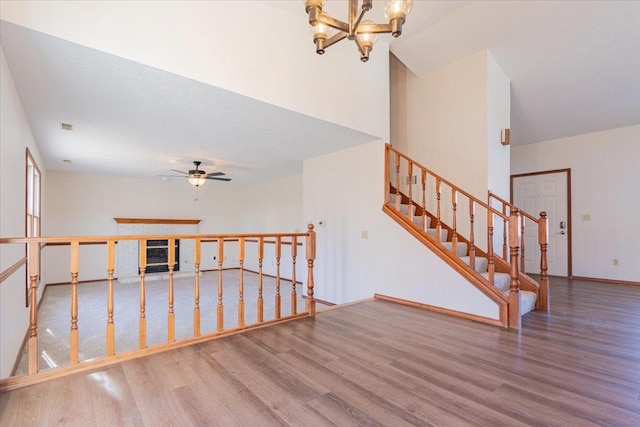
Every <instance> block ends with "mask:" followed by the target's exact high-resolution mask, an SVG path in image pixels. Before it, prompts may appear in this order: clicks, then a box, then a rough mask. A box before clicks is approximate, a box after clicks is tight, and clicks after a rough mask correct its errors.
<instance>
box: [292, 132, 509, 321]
mask: <svg viewBox="0 0 640 427" xmlns="http://www.w3.org/2000/svg"><path fill="white" fill-rule="evenodd" d="M303 179H304V182H303V186H304V192H303V206H304V218H307V219H311V220H312V221H313V223H314V224H315V225H316V231H317V233H318V235H317V239H318V243H317V257H316V263H315V270H314V271H315V279H316V280H315V284H316V296H317V297H318V298H319V299H323V300H327V301H331V302H335V303H344V302H348V301H353V300H358V299H362V298H369V297H372V296H373V294H374V293H381V294H386V295H391V296H395V297H399V298H404V299H409V300H413V301H418V302H422V303H426V304H431V305H435V306H439V307H445V308H449V309H453V310H459V311H464V312H468V313H473V314H476V315H480V316H486V317H490V318H494V319H497V318H498V310H497V306H496V305H495V304H494V303H493V302H492V301H490V300H489V299H488V298H486V297H485V296H484V295H483V294H482V293H481V292H480V291H478V290H477V289H476V288H475V287H473V286H472V285H471V284H469V283H468V282H467V281H465V280H464V279H462V278H461V277H460V276H459V275H458V274H457V273H456V272H455V271H454V270H452V269H451V268H450V267H449V266H448V265H447V264H445V263H444V262H443V261H442V260H441V259H440V258H438V257H437V256H436V255H435V254H434V253H433V252H431V251H430V250H429V249H428V248H426V247H424V246H423V245H422V244H421V243H419V242H418V241H417V240H416V239H414V238H413V237H412V236H411V235H409V233H407V232H406V231H405V230H404V229H402V228H401V227H400V226H399V225H397V224H396V223H395V222H394V221H393V220H392V219H391V218H390V217H388V216H387V215H386V214H384V213H383V212H382V210H381V208H382V203H383V197H384V191H383V185H384V143H383V142H382V141H378V142H373V143H369V144H364V145H360V146H358V147H355V148H352V149H348V150H343V151H340V152H336V153H333V154H329V155H326V156H321V157H316V158H313V159H309V160H306V161H305V162H304V174H303ZM319 221H324V222H325V223H326V226H324V227H318V222H319ZM362 231H366V232H367V233H368V238H367V239H363V238H361V236H362Z"/></svg>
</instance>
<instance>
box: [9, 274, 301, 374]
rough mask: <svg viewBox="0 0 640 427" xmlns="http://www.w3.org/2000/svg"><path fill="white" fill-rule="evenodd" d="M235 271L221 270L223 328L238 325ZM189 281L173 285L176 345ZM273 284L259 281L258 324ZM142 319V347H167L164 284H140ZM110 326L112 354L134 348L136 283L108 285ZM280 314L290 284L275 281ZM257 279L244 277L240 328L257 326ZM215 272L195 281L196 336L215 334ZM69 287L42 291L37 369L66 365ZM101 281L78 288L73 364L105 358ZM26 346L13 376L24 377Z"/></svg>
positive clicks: (188, 311)
mask: <svg viewBox="0 0 640 427" xmlns="http://www.w3.org/2000/svg"><path fill="white" fill-rule="evenodd" d="M239 278H240V271H239V270H224V271H223V305H224V327H225V329H231V328H234V327H236V326H237V325H238V310H237V309H238V283H239ZM194 282H195V277H186V278H180V279H175V280H174V313H175V337H176V341H178V340H181V339H185V338H190V337H192V336H193V308H194ZM275 282H276V281H275V279H274V278H271V277H266V276H263V293H262V294H263V300H264V320H269V319H274V318H275V295H276V286H275ZM145 291H146V310H145V315H146V318H147V347H153V346H156V345H159V344H164V343H166V342H167V330H168V327H167V325H168V294H169V289H168V280H153V281H146V282H145ZM296 291H297V312H298V313H299V312H303V311H305V304H306V299H303V298H302V296H303V294H304V295H305V296H306V293H307V288H306V286H303V285H300V284H298V285H297V286H296ZM113 293H114V322H115V331H116V354H119V353H124V352H128V351H132V350H137V349H138V319H139V316H140V285H139V283H125V284H123V283H120V282H118V281H117V280H116V281H114V291H113ZM280 295H281V315H282V316H287V315H289V314H291V282H289V281H285V280H281V281H280ZM257 301H258V275H257V274H255V273H249V272H246V271H245V272H244V303H245V317H244V319H245V325H250V324H253V323H256V322H257V311H258V310H257V307H258V303H257ZM217 304H218V272H217V271H212V272H206V273H203V274H202V275H201V276H200V313H201V315H200V316H201V321H200V324H201V326H200V331H201V334H203V335H204V334H207V333H210V332H215V331H216V330H217V325H216V321H217ZM70 313H71V285H56V286H48V287H47V289H46V291H45V294H44V297H43V298H42V301H41V303H40V308H39V310H38V353H39V357H38V369H39V370H43V369H47V368H52V367H56V366H58V367H59V366H64V365H67V364H69V336H70V330H71V314H70ZM106 330H107V282H106V281H101V282H91V283H82V284H79V285H78V331H79V360H80V361H86V360H90V359H94V358H97V357H104V356H106V348H107V346H106ZM27 367H28V355H27V346H25V347H24V348H23V352H22V355H21V358H20V361H19V364H18V367H17V369H16V374H23V373H26V372H27Z"/></svg>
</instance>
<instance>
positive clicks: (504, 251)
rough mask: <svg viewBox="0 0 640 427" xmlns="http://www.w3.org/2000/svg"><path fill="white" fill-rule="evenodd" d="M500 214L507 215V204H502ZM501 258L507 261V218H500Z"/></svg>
mask: <svg viewBox="0 0 640 427" xmlns="http://www.w3.org/2000/svg"><path fill="white" fill-rule="evenodd" d="M502 214H503V215H504V216H507V205H505V204H504V203H503V204H502ZM502 259H503V260H505V261H509V259H508V252H507V220H506V219H504V218H502Z"/></svg>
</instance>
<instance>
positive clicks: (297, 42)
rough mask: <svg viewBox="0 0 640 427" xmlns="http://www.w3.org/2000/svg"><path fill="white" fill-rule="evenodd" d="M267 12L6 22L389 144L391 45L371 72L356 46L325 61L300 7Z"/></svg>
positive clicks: (206, 10) (239, 4)
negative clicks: (338, 126)
mask: <svg viewBox="0 0 640 427" xmlns="http://www.w3.org/2000/svg"><path fill="white" fill-rule="evenodd" d="M266 3H267V2H258V1H237V0H234V1H204V2H202V1H200V2H184V1H141V2H133V1H129V2H119V1H118V2H107V1H82V2H77V1H47V2H42V1H4V0H3V2H2V9H1V11H0V13H1V15H0V17H1V18H2V19H3V20H7V21H9V22H13V23H15V24H18V25H22V26H25V27H28V28H31V29H34V30H37V31H41V32H44V33H47V34H51V35H54V36H57V37H60V38H63V39H66V40H69V41H72V42H75V43H78V44H81V45H84V46H88V47H91V48H94V49H98V50H101V51H104V52H108V53H111V54H114V55H117V56H121V57H123V58H126V59H130V60H133V61H136V62H140V63H142V64H146V65H150V66H152V67H156V68H159V69H162V70H166V71H169V72H172V73H175V74H179V75H182V76H185V77H189V78H192V79H194V80H198V81H201V82H204V83H208V84H211V85H213V86H217V87H220V88H223V89H226V90H229V91H233V92H236V93H240V94H243V95H246V96H249V97H251V98H254V99H258V100H261V101H264V102H267V103H270V104H274V105H277V106H280V107H283V108H287V109H290V110H293V111H297V112H300V113H303V114H307V115H309V116H312V117H316V118H320V119H323V120H326V121H329V122H332V123H336V124H339V125H342V126H345V127H348V128H352V129H356V130H359V131H362V132H365V133H368V134H371V135H374V136H376V137H378V138H384V139H388V138H389V86H388V82H389V74H388V73H389V67H388V61H389V59H388V44H387V43H385V42H380V43H378V44H377V45H376V47H375V50H374V51H373V53H372V54H371V58H370V60H369V62H367V63H366V64H363V63H361V61H360V58H359V54H358V52H357V49H356V47H355V45H354V44H353V42H348V41H343V42H342V43H338V44H337V45H335V46H332V47H331V48H330V49H328V50H327V53H326V54H325V55H323V56H322V57H321V56H319V55H317V54H316V53H315V48H314V45H313V41H312V40H311V37H310V35H309V31H308V24H307V19H306V17H305V13H304V6H303V5H302V3H300V2H299V7H300V9H299V10H300V13H299V14H293V13H290V12H289V11H286V10H283V9H280V8H276V7H271V6H269V5H268V4H266ZM221 65H223V66H221ZM336 70H340V72H336ZM327 89H328V90H327Z"/></svg>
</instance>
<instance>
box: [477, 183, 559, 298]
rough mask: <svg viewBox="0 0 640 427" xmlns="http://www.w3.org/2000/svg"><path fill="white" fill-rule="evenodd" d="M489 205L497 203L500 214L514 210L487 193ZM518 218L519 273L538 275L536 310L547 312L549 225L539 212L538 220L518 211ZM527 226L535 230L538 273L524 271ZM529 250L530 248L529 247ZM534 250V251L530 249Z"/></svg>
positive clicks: (544, 214)
mask: <svg viewBox="0 0 640 427" xmlns="http://www.w3.org/2000/svg"><path fill="white" fill-rule="evenodd" d="M488 201H489V205H492V206H493V204H494V202H495V203H498V205H499V206H500V209H501V210H502V212H503V213H504V212H506V211H507V208H508V209H509V210H511V209H514V208H516V206H515V205H513V204H512V203H510V202H508V201H506V200H504V199H503V198H501V197H499V196H497V195H496V194H494V193H492V192H491V191H489V198H488ZM519 212H520V216H521V218H522V220H521V223H520V259H519V261H520V265H519V268H520V273H522V274H526V273H535V274H539V275H540V296H539V301H540V306H539V307H538V308H540V309H542V310H547V308H548V300H549V276H548V272H547V270H548V265H547V247H548V241H549V223H548V218H547V213H546V212H544V211H543V212H540V218H536V217H534V216H533V215H531V214H530V213H528V212H525V211H523V210H522V209H519ZM529 224H532V226H533V227H535V228H536V231H537V232H536V233H535V238H536V242H534V243H533V245H534V246H533V247H534V248H535V246H537V247H538V248H539V257H540V271H539V272H535V271H527V270H526V256H527V254H529V251H528V250H527V245H526V243H527V242H526V241H525V238H526V236H525V230H526V228H527V226H528V225H529ZM536 243H537V245H536ZM530 248H531V246H530ZM532 250H535V249H532Z"/></svg>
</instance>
